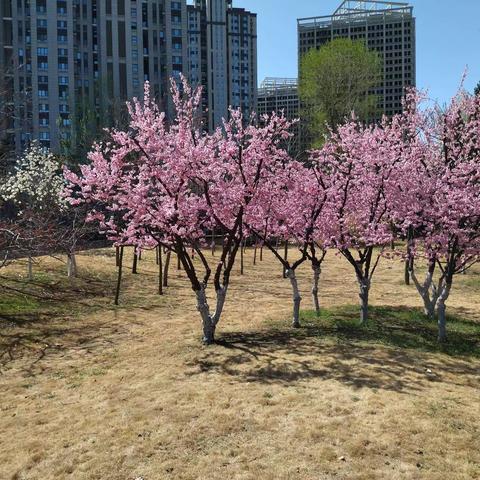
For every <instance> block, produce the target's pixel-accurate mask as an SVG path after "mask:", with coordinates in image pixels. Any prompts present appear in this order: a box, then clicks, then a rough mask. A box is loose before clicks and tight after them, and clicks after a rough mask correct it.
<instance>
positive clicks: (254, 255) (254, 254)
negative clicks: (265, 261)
mask: <svg viewBox="0 0 480 480" xmlns="http://www.w3.org/2000/svg"><path fill="white" fill-rule="evenodd" d="M257 243H258V242H257V240H255V247H254V250H253V264H254V265H256V264H257Z"/></svg>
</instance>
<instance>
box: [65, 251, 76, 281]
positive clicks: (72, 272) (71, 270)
mask: <svg viewBox="0 0 480 480" xmlns="http://www.w3.org/2000/svg"><path fill="white" fill-rule="evenodd" d="M67 276H68V278H75V277H76V276H77V260H76V258H75V253H74V252H70V253H68V254H67Z"/></svg>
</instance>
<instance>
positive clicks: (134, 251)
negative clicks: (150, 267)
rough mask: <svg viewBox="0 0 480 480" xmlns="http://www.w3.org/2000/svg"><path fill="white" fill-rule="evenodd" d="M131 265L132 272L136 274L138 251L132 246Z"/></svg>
mask: <svg viewBox="0 0 480 480" xmlns="http://www.w3.org/2000/svg"><path fill="white" fill-rule="evenodd" d="M133 248H134V250H133V265H132V273H134V274H137V273H138V272H137V264H138V253H137V248H136V247H133Z"/></svg>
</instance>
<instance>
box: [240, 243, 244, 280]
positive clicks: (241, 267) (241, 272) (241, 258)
mask: <svg viewBox="0 0 480 480" xmlns="http://www.w3.org/2000/svg"><path fill="white" fill-rule="evenodd" d="M243 269H244V262H243V245H242V244H240V275H243Z"/></svg>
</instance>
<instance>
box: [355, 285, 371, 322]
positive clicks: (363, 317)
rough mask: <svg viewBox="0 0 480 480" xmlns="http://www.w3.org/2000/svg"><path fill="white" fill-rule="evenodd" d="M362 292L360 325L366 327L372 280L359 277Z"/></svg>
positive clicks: (359, 294) (360, 294) (360, 295)
mask: <svg viewBox="0 0 480 480" xmlns="http://www.w3.org/2000/svg"><path fill="white" fill-rule="evenodd" d="M357 281H358V285H359V287H360V291H359V293H358V296H359V297H360V325H366V324H367V322H368V295H369V293H370V280H369V279H368V278H365V277H357Z"/></svg>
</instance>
